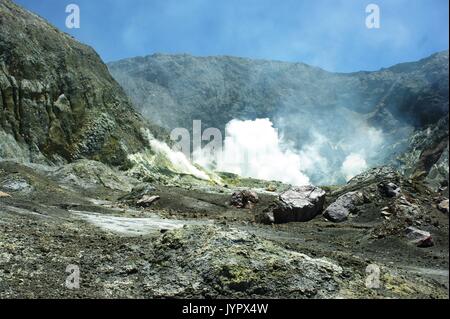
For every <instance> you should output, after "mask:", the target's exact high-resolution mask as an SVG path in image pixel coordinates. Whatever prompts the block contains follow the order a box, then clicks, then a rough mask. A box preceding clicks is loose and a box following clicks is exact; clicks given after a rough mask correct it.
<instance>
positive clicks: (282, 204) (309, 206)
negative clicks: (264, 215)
mask: <svg viewBox="0 0 450 319" xmlns="http://www.w3.org/2000/svg"><path fill="white" fill-rule="evenodd" d="M324 202H325V191H324V190H322V189H320V188H318V187H315V186H301V187H293V188H291V189H289V190H287V191H285V192H283V193H281V194H280V196H279V201H278V204H277V207H276V208H274V209H273V217H274V220H275V223H289V222H305V221H308V220H311V219H313V218H314V217H316V216H317V215H318V214H319V213H321V211H322V209H323V204H324Z"/></svg>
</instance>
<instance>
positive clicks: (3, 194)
mask: <svg viewBox="0 0 450 319" xmlns="http://www.w3.org/2000/svg"><path fill="white" fill-rule="evenodd" d="M5 197H11V195H9V194H7V193H3V192H2V191H0V198H5Z"/></svg>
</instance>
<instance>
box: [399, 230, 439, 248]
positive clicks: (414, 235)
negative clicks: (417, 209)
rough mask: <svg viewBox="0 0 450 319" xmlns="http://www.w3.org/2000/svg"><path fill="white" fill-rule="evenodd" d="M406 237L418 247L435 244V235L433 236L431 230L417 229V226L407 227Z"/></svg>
mask: <svg viewBox="0 0 450 319" xmlns="http://www.w3.org/2000/svg"><path fill="white" fill-rule="evenodd" d="M406 237H407V238H408V239H409V241H410V242H411V243H413V244H415V245H416V246H417V247H423V248H425V247H431V246H433V245H434V242H433V237H431V234H430V233H429V232H427V231H424V230H420V229H417V228H415V227H408V228H407V229H406Z"/></svg>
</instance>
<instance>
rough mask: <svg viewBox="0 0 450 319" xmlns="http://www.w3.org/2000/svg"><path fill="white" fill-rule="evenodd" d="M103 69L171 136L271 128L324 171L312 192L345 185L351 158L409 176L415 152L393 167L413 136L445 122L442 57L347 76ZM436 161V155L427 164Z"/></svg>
mask: <svg viewBox="0 0 450 319" xmlns="http://www.w3.org/2000/svg"><path fill="white" fill-rule="evenodd" d="M108 67H109V69H110V71H111V73H112V74H113V76H114V77H115V78H116V80H117V81H118V82H119V83H120V84H121V85H122V86H123V87H124V89H125V91H126V92H127V94H128V95H129V96H130V98H131V99H132V100H133V102H134V104H135V105H136V107H137V109H138V110H139V111H140V112H141V113H142V114H143V115H144V116H145V117H147V118H151V119H154V120H155V121H156V122H158V123H159V124H160V125H162V126H165V127H166V128H169V129H173V128H175V127H184V128H188V129H190V128H192V121H193V120H201V121H202V124H203V128H204V129H206V128H208V127H217V128H220V129H221V130H222V132H224V128H225V126H226V124H227V123H228V122H229V121H230V120H232V119H241V120H244V119H255V118H269V119H270V120H271V121H272V122H273V123H274V125H275V127H276V128H278V129H279V130H281V132H282V133H283V136H284V138H285V139H286V140H289V141H290V142H292V143H290V144H289V145H293V146H294V147H295V149H296V150H298V151H299V152H303V153H305V154H308V156H309V154H316V153H317V154H319V155H317V156H316V155H314V157H315V158H314V161H316V162H323V163H325V164H323V165H313V167H312V168H306V174H307V175H308V177H309V178H310V180H311V181H312V182H313V183H315V184H336V183H343V182H345V181H346V180H345V179H344V176H343V174H341V173H340V170H341V168H342V166H343V165H344V164H343V163H344V162H345V161H346V159H347V158H349V156H350V157H351V155H352V154H353V153H355V152H356V153H358V154H360V155H361V156H362V157H363V158H364V160H365V161H366V162H367V164H368V166H369V167H374V166H378V165H384V164H386V163H395V164H396V165H399V166H400V167H401V169H402V170H404V171H414V170H416V166H417V165H419V163H418V158H419V157H420V153H421V152H426V151H427V150H426V149H424V148H419V149H417V148H416V150H415V152H416V153H417V152H419V154H416V155H414V156H413V157H412V158H414V160H413V161H412V162H411V161H406V162H405V161H403V160H398V157H402V156H403V154H404V153H405V152H408V150H410V148H411V143H412V141H411V140H412V139H414V136H415V134H418V132H420V131H427V129H428V127H434V125H435V123H437V122H438V121H439V120H440V119H442V118H445V117H447V116H448V107H449V104H448V97H449V94H448V84H449V83H448V70H449V69H448V51H445V52H440V53H436V54H434V55H432V56H430V57H428V58H425V59H423V60H421V61H417V62H411V63H403V64H399V65H396V66H393V67H390V68H387V69H382V70H380V71H377V72H357V73H350V74H338V73H330V72H327V71H324V70H322V69H319V68H315V67H311V66H308V65H305V64H302V63H286V62H277V61H263V60H250V59H242V58H235V57H193V56H190V55H162V54H155V55H151V56H147V57H137V58H132V59H126V60H122V61H118V62H114V63H110V64H109V65H108ZM440 127H441V128H442V130H441V131H440V132H437V133H436V134H437V136H438V137H439V136H440V137H441V138H440V140H439V141H436V143H437V144H448V129H446V128H445V126H440ZM422 136H424V135H422ZM416 140H417V138H416ZM420 144H421V145H423V146H424V145H425V144H426V143H425V142H422V143H420ZM433 147H434V146H433ZM442 151H443V148H442V147H440V148H439V147H438V149H437V152H438V153H437V154H435V155H436V156H434V157H433V159H435V158H439V156H440V155H441V154H442ZM319 157H320V159H319ZM403 157H404V156H403ZM412 158H411V157H410V159H412ZM433 165H434V162H433V163H429V164H427V165H426V169H427V170H426V173H428V172H429V170H430V167H431V166H433ZM419 166H420V165H419ZM419 170H420V169H419ZM447 172H448V171H447ZM425 175H426V174H425Z"/></svg>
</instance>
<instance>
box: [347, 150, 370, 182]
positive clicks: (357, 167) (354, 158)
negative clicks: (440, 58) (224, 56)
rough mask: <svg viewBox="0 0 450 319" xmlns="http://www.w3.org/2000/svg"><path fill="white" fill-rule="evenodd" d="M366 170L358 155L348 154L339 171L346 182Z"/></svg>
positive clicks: (362, 159)
mask: <svg viewBox="0 0 450 319" xmlns="http://www.w3.org/2000/svg"><path fill="white" fill-rule="evenodd" d="M366 169H367V162H366V160H365V159H364V158H363V157H362V156H361V155H360V154H350V155H349V156H347V157H346V158H345V161H344V163H342V168H341V171H342V173H343V174H344V176H345V179H346V180H347V181H348V180H350V179H352V178H353V177H355V176H356V175H358V174H359V173H361V172H363V171H365V170H366Z"/></svg>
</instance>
